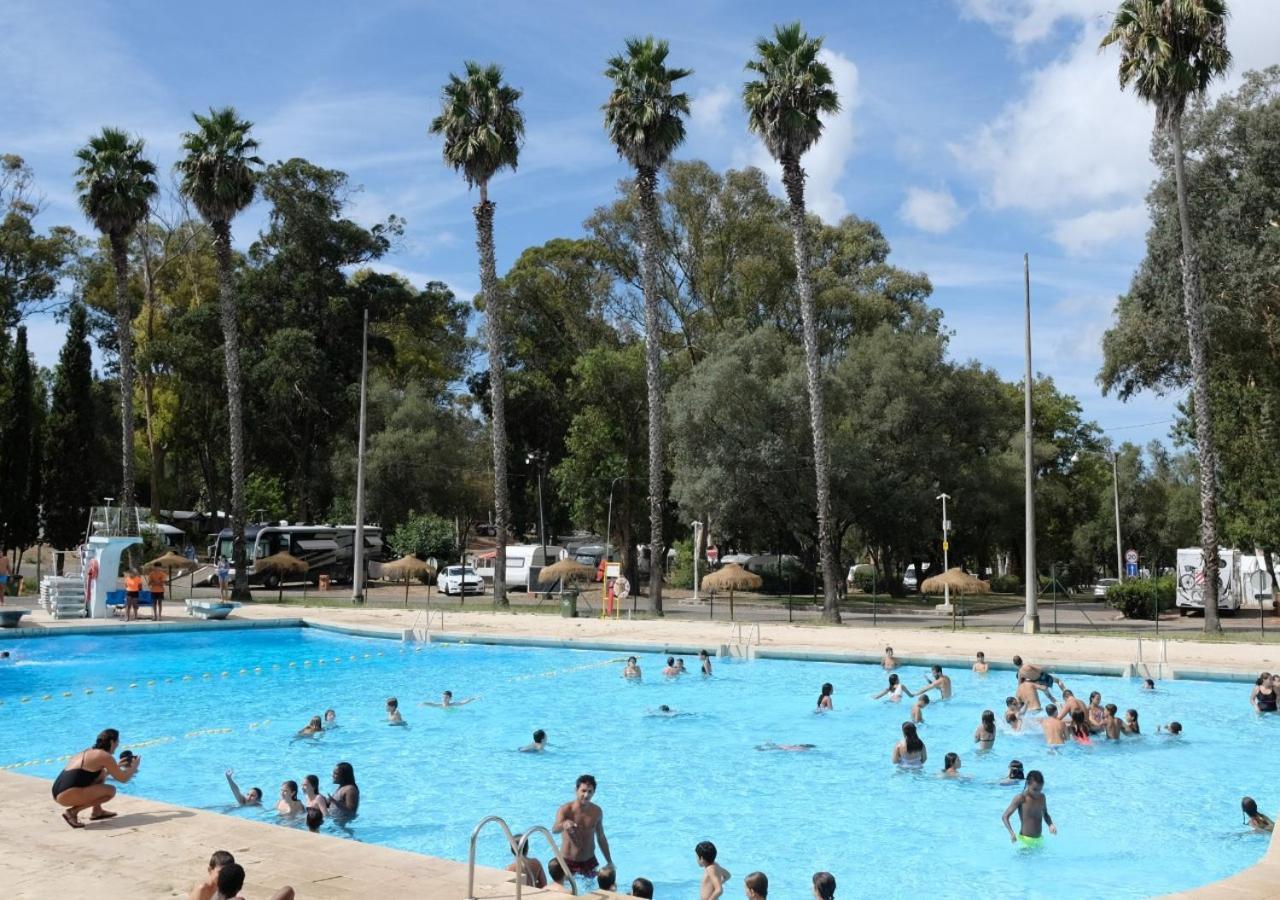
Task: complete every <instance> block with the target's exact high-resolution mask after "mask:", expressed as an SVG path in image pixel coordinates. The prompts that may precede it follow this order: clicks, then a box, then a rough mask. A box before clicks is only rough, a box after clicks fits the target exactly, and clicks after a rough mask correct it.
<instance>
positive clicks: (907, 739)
mask: <svg viewBox="0 0 1280 900" xmlns="http://www.w3.org/2000/svg"><path fill="white" fill-rule="evenodd" d="M928 761H929V751H928V750H927V749H926V748H925V746H924V741H922V740H920V735H918V734H916V726H915V725H914V724H913V723H911V722H903V723H902V740H900V741H898V743H897V744H895V745H894V748H893V764H894V765H895V766H901V767H902V768H904V769H919V768H922V767H923V766H924V764H925V763H926V762H928Z"/></svg>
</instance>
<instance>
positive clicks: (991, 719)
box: [973, 709, 996, 750]
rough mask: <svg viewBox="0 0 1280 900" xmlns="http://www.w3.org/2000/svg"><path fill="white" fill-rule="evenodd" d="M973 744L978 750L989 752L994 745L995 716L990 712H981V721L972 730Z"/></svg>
mask: <svg viewBox="0 0 1280 900" xmlns="http://www.w3.org/2000/svg"><path fill="white" fill-rule="evenodd" d="M973 742H974V743H975V744H977V745H978V749H979V750H990V749H991V748H992V747H994V746H995V745H996V714H995V713H994V712H992V711H991V710H989V709H984V710H983V711H982V721H981V722H979V723H978V727H977V728H976V729H974V732H973Z"/></svg>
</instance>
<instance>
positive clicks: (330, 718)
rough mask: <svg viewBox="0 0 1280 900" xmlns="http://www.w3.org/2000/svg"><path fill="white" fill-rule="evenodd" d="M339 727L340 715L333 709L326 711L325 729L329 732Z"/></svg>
mask: <svg viewBox="0 0 1280 900" xmlns="http://www.w3.org/2000/svg"><path fill="white" fill-rule="evenodd" d="M337 727H338V714H337V713H336V712H334V711H333V710H331V709H326V710H325V711H324V728H325V731H328V730H330V729H332V728H337Z"/></svg>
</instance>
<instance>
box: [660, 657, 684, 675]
mask: <svg viewBox="0 0 1280 900" xmlns="http://www.w3.org/2000/svg"><path fill="white" fill-rule="evenodd" d="M662 674H663V675H664V676H665V677H667V678H675V677H676V676H677V675H679V674H680V668H679V667H678V666H677V665H676V658H675V657H674V656H668V657H667V667H666V668H665V669H663V670H662Z"/></svg>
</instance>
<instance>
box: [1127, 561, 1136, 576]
mask: <svg viewBox="0 0 1280 900" xmlns="http://www.w3.org/2000/svg"><path fill="white" fill-rule="evenodd" d="M1124 574H1125V575H1126V576H1127V577H1129V578H1137V577H1138V564H1137V563H1136V562H1131V563H1126V564H1125V567H1124Z"/></svg>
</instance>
